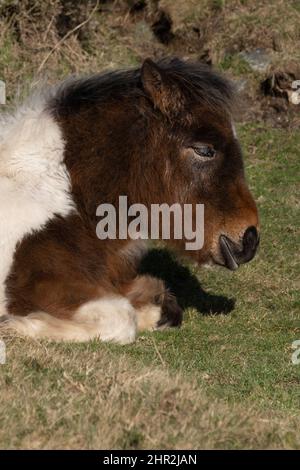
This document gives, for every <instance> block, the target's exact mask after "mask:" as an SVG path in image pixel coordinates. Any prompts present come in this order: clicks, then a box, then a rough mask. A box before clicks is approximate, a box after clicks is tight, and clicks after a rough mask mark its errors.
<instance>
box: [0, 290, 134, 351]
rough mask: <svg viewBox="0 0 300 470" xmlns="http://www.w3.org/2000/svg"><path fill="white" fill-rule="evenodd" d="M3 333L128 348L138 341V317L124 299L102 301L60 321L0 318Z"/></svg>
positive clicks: (40, 315) (34, 316)
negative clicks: (106, 343)
mask: <svg viewBox="0 0 300 470" xmlns="http://www.w3.org/2000/svg"><path fill="white" fill-rule="evenodd" d="M1 320H2V321H0V332H1V331H3V332H4V331H5V330H7V331H16V332H18V333H19V334H21V335H24V336H29V337H31V338H49V339H53V340H58V341H80V342H81V341H88V340H90V339H93V338H98V339H100V340H102V341H112V342H115V343H119V344H128V343H131V342H133V341H134V340H135V337H136V330H137V327H136V313H135V310H134V308H133V306H132V305H131V304H130V302H129V301H128V300H127V299H126V298H125V297H121V296H111V297H109V296H108V297H103V298H100V299H96V300H91V301H89V302H86V303H85V304H83V305H82V306H80V307H79V308H78V309H77V310H76V311H75V312H72V313H71V314H70V317H69V318H57V317H55V316H52V315H50V314H48V313H45V312H34V313H30V314H29V315H27V316H24V317H22V316H18V315H5V316H3V317H1Z"/></svg>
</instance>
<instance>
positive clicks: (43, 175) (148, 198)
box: [0, 59, 259, 343]
mask: <svg viewBox="0 0 300 470" xmlns="http://www.w3.org/2000/svg"><path fill="white" fill-rule="evenodd" d="M231 101H232V89H231V85H230V84H229V83H228V82H227V81H226V80H224V79H223V78H222V77H220V76H219V75H218V74H216V73H214V72H213V71H211V70H210V69H209V68H207V67H206V66H204V65H200V64H194V63H189V62H183V61H180V60H178V59H173V60H163V61H160V62H158V63H154V62H152V61H151V60H149V59H148V60H146V61H145V62H144V64H143V65H142V67H141V68H138V69H135V70H127V71H116V72H109V73H104V74H98V75H94V76H91V77H88V78H85V79H70V80H67V81H66V82H64V83H62V84H61V85H59V86H58V87H56V88H54V89H51V90H48V91H46V92H44V93H42V94H40V95H38V96H35V97H33V98H32V99H31V100H29V101H28V102H27V103H26V104H24V105H23V107H21V108H19V109H17V110H16V112H15V113H13V114H10V115H6V116H2V118H1V120H0V318H1V323H0V325H1V326H0V331H1V330H2V331H6V330H7V329H9V330H11V329H12V330H16V331H17V332H19V333H21V334H24V335H28V336H31V337H48V338H52V339H58V340H71V341H72V340H73V341H85V340H89V339H90V338H95V337H98V338H100V339H101V340H103V341H115V342H118V343H129V342H132V341H134V339H135V337H136V335H137V332H138V331H140V330H144V329H154V328H158V327H163V326H166V325H169V326H177V325H180V323H181V320H182V311H181V308H180V307H179V305H178V304H177V301H176V299H175V297H174V296H173V295H172V294H171V293H169V292H168V290H167V289H166V287H165V285H164V282H163V281H162V280H160V279H157V278H153V277H150V276H140V275H138V267H139V262H140V259H141V257H142V256H143V254H144V253H145V249H146V248H145V243H144V242H141V241H140V240H135V241H134V240H130V239H128V240H123V239H122V240H120V239H116V240H99V239H98V237H97V235H96V225H97V222H98V219H97V216H96V210H97V206H98V205H99V204H100V203H110V204H114V205H115V206H116V207H117V206H118V198H119V195H126V196H127V197H128V204H132V203H137V202H138V203H142V204H144V205H146V207H150V205H151V204H153V203H157V204H160V203H168V204H170V205H171V204H173V203H175V202H176V203H180V204H186V203H189V204H197V203H202V204H204V205H205V241H204V246H203V248H202V249H201V250H198V251H190V252H189V253H187V254H188V255H189V256H192V257H193V259H194V260H195V261H196V262H198V263H199V264H204V263H213V264H218V265H223V266H226V267H227V268H229V269H236V268H237V267H238V265H240V264H241V263H244V262H247V261H249V260H250V259H252V258H253V256H254V254H255V252H256V248H257V245H258V241H259V236H258V215H257V209H256V205H255V203H254V200H253V198H252V196H251V194H250V192H249V190H248V188H247V185H246V182H245V177H244V170H243V162H242V154H241V150H240V146H239V143H238V140H237V137H236V135H235V131H234V127H233V123H232V117H231ZM184 243H185V240H184V239H183V240H170V242H169V244H170V246H174V247H175V248H176V249H177V250H179V251H181V252H182V251H184V246H185V245H184Z"/></svg>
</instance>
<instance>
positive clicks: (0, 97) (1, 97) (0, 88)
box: [0, 80, 6, 104]
mask: <svg viewBox="0 0 300 470" xmlns="http://www.w3.org/2000/svg"><path fill="white" fill-rule="evenodd" d="M5 103H6V90H5V82H3V81H2V80H0V104H5Z"/></svg>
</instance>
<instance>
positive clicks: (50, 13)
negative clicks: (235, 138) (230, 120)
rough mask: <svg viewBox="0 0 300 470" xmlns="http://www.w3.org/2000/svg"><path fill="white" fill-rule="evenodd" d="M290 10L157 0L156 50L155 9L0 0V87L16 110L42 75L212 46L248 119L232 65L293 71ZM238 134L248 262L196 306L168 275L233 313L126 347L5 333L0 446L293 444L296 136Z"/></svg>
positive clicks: (296, 443) (189, 321) (257, 130)
mask: <svg viewBox="0 0 300 470" xmlns="http://www.w3.org/2000/svg"><path fill="white" fill-rule="evenodd" d="M149 1H150V0H149ZM151 3H152V6H153V5H155V3H157V2H155V0H152V2H151ZM298 3H299V2H296V1H289V2H286V1H285V0H275V1H274V2H271V4H270V2H269V1H267V0H262V1H257V2H256V1H250V0H232V1H224V0H201V1H199V0H176V1H171V0H161V1H160V5H161V6H164V7H165V8H167V9H168V10H169V12H170V13H171V15H172V19H173V22H174V27H173V29H174V33H175V38H174V41H172V42H171V43H170V44H169V45H164V44H161V43H160V42H159V41H158V40H157V39H156V38H155V37H154V36H153V33H152V31H151V21H152V20H153V15H154V16H155V12H154V13H153V11H152V10H151V11H143V12H140V13H138V14H136V15H134V16H132V15H130V14H129V9H128V2H127V1H126V0H111V1H107V2H105V3H104V2H100V6H99V8H97V9H96V8H95V6H96V1H95V0H89V1H88V2H86V1H81V2H76V5H77V6H76V8H73V9H72V8H71V7H72V4H74V1H73V0H66V1H64V2H62V1H61V0H48V1H47V2H45V1H42V0H24V1H22V2H15V1H12V0H2V1H1V0H0V79H4V80H5V81H6V83H7V89H8V100H9V102H12V101H14V100H15V99H16V97H17V95H18V94H23V93H24V90H25V92H26V89H27V88H28V86H29V84H31V82H32V81H33V82H34V81H36V80H37V79H38V78H39V77H38V75H40V76H41V77H44V76H46V78H47V79H48V80H49V81H51V82H53V81H55V80H57V79H60V78H62V77H64V76H66V75H68V74H70V73H82V72H88V71H91V70H92V71H96V70H102V69H103V68H109V67H123V66H131V65H135V64H137V63H140V61H141V60H142V59H143V58H144V57H146V56H153V57H160V56H162V55H166V54H176V55H179V56H184V57H192V58H199V57H200V56H201V55H202V54H203V53H204V52H205V51H206V50H207V49H208V50H209V54H211V55H212V58H213V62H214V64H215V65H216V66H217V67H220V68H221V69H223V70H224V69H226V71H227V73H228V74H230V75H232V76H234V77H236V78H246V79H247V80H248V82H249V84H250V85H251V87H252V91H251V92H252V95H251V97H250V98H251V99H250V103H251V107H254V108H255V109H256V107H257V106H259V102H260V100H261V96H260V94H259V91H258V89H259V83H260V80H261V79H262V78H263V77H262V76H261V75H260V74H256V73H254V72H253V71H250V70H249V69H248V68H247V67H246V66H245V64H243V63H241V61H240V60H239V59H238V53H239V51H240V49H241V48H253V47H258V46H259V47H265V48H267V50H268V52H269V53H270V54H271V55H272V61H273V62H272V64H273V65H272V67H275V68H276V67H280V68H284V67H292V66H294V65H296V66H297V64H299V62H300V57H299V53H300V51H299V39H300V36H299V34H300V32H299V27H298V25H299V14H300V13H299V12H300V9H299V7H297V5H298ZM62 4H64V6H65V9H63V8H62ZM70 8H71V10H72V15H71V16H68V11H69V10H70ZM79 26H80V27H79ZM193 28H196V30H194V29H193ZM197 28H198V30H197ZM274 41H275V42H274ZM38 70H40V73H39V74H37V71H38ZM299 78H300V77H299ZM254 98H255V100H254ZM249 107H250V104H249ZM252 117H253V115H252ZM298 122H299V121H298ZM240 137H241V140H242V142H243V143H244V146H245V147H246V148H248V154H247V160H246V161H247V167H248V177H249V181H250V185H251V187H252V189H254V192H255V196H256V197H257V199H258V202H259V208H260V212H261V221H262V227H263V236H262V246H261V253H260V255H259V257H258V259H257V260H256V261H255V263H253V264H252V263H250V265H249V266H246V267H245V268H243V270H242V271H241V272H239V273H237V274H235V275H234V277H230V276H229V274H228V273H224V272H219V271H217V272H216V273H214V272H210V271H206V272H205V271H202V272H201V284H202V285H203V287H204V288H205V289H206V291H207V293H206V294H205V295H204V297H203V299H202V300H201V298H200V291H199V288H198V286H196V287H197V289H196V288H195V281H194V280H193V281H191V282H190V283H188V282H187V283H186V287H184V280H185V279H184V276H183V277H182V276H181V277H180V273H181V275H182V271H180V270H179V271H175V269H173V268H174V266H173V265H171V270H170V273H169V274H170V275H171V277H172V276H173V278H174V279H173V280H174V281H176V282H175V284H176V286H177V287H180V289H181V293H182V299H183V297H186V298H187V299H188V300H189V301H190V300H191V299H192V300H193V299H194V300H195V299H196V300H197V301H198V300H201V301H202V307H205V309H204V311H206V312H207V311H208V310H209V309H210V308H211V309H213V306H214V303H215V306H217V307H218V308H217V310H218V309H219V307H220V304H221V303H222V302H226V300H227V301H228V299H231V298H232V297H235V298H236V300H237V301H236V307H235V309H234V310H233V312H232V314H231V315H225V313H226V312H223V313H224V314H222V315H214V316H209V315H206V316H203V315H199V312H201V313H203V312H202V310H201V308H200V307H197V309H198V310H197V309H196V308H187V309H186V318H185V323H184V326H183V329H182V331H180V332H178V333H177V332H165V333H163V334H161V335H159V334H158V335H155V336H148V337H147V336H146V337H141V338H140V339H139V340H138V342H137V343H136V344H134V345H132V346H128V347H126V348H117V347H111V346H108V345H101V344H98V343H95V342H92V343H89V344H86V345H58V344H51V343H46V342H45V343H35V342H32V341H27V340H26V341H25V340H21V339H18V340H14V339H10V338H9V337H6V338H5V341H6V346H7V364H6V365H3V366H2V365H1V366H0V390H1V393H0V447H2V448H26V449H27V448H77V447H78V448H122V449H130V448H143V447H147V448H300V437H299V436H300V424H299V423H300V420H299V398H300V396H299V381H300V375H299V373H300V370H299V367H298V368H297V367H296V366H292V365H291V363H290V356H291V351H290V346H291V343H292V341H293V340H296V339H298V335H299V331H300V330H299V304H297V298H296V291H297V289H296V282H295V280H296V278H297V266H296V263H297V261H296V256H295V246H296V243H297V241H296V230H297V228H296V223H295V221H296V220H298V219H299V214H298V212H297V211H296V209H297V204H296V201H297V199H296V174H297V168H298V166H299V163H298V162H299V158H298V157H299V155H298V153H299V152H298V151H297V149H299V133H298V131H290V132H289V131H285V130H280V131H278V130H274V129H273V128H272V127H269V128H268V127H267V126H266V125H265V123H263V124H260V125H257V124H255V125H249V126H245V127H243V128H241V132H240ZM297 217H298V219H297ZM164 261H165V258H164V257H163V262H164ZM163 268H164V270H167V268H166V266H165V263H164V266H163ZM177 274H178V276H177ZM194 274H195V275H198V274H199V273H198V272H196V271H194ZM175 278H176V279H175ZM214 293H217V295H216V296H215V295H214ZM221 296H223V297H224V299H225V300H224V299H223V300H222V297H221ZM195 304H196V305H199V303H195ZM188 305H190V304H189V303H188ZM212 313H213V310H212ZM219 313H220V311H219Z"/></svg>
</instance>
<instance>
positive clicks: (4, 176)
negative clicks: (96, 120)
mask: <svg viewBox="0 0 300 470" xmlns="http://www.w3.org/2000/svg"><path fill="white" fill-rule="evenodd" d="M45 105H46V103H45V99H44V100H43V99H40V100H36V102H33V103H31V104H30V103H29V104H28V105H26V106H24V107H21V108H20V109H19V110H18V111H17V112H16V113H15V114H14V115H10V116H1V117H0V315H1V314H5V312H6V308H5V304H6V299H5V280H6V278H7V276H8V274H9V271H10V269H11V265H12V261H13V256H14V252H15V248H16V245H17V243H18V242H19V241H21V240H22V238H23V237H24V236H25V235H27V234H30V233H32V232H33V231H35V230H39V229H41V228H42V227H43V226H44V225H45V224H46V223H47V222H48V221H49V220H50V219H51V218H53V216H54V215H55V214H59V215H61V216H66V215H68V214H69V213H70V212H71V211H72V210H73V203H72V200H71V197H70V194H69V191H70V182H69V177H68V173H67V170H66V168H65V166H64V164H63V151H64V141H63V138H62V133H61V130H60V128H59V126H58V124H57V123H56V122H55V121H54V119H53V118H52V117H51V115H50V114H49V112H47V111H46V110H45Z"/></svg>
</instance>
